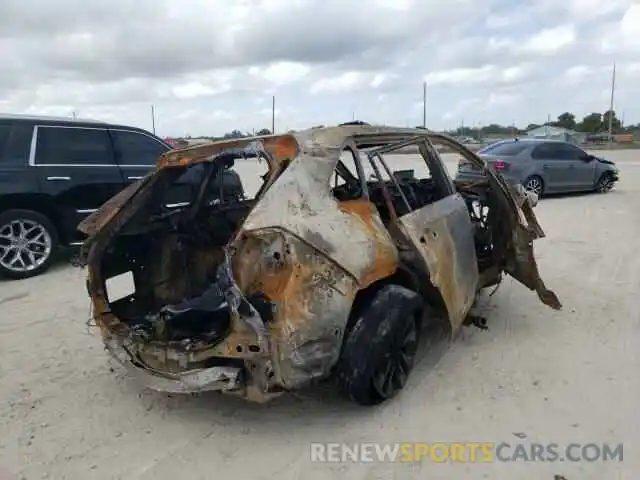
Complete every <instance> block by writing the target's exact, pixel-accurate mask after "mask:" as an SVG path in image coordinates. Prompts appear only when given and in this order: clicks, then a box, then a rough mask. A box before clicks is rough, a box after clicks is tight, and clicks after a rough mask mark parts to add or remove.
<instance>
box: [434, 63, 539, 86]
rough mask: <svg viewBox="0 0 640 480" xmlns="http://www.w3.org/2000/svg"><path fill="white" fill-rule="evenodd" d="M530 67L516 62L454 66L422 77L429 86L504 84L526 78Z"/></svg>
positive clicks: (531, 67) (528, 64) (530, 69)
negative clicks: (471, 66) (505, 65)
mask: <svg viewBox="0 0 640 480" xmlns="http://www.w3.org/2000/svg"><path fill="white" fill-rule="evenodd" d="M532 69H533V66H532V65H531V64H530V63H522V64H517V65H513V66H511V67H506V68H502V67H499V66H497V65H483V66H481V67H477V68H454V69H451V70H440V71H435V72H431V73H429V74H427V75H426V76H425V78H424V79H425V81H426V82H427V85H429V86H438V85H457V86H470V85H471V86H472V85H484V84H491V83H493V84H505V83H513V82H517V81H519V80H522V79H524V78H526V77H527V75H528V74H530V73H531V71H532Z"/></svg>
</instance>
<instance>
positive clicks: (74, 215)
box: [28, 123, 125, 244]
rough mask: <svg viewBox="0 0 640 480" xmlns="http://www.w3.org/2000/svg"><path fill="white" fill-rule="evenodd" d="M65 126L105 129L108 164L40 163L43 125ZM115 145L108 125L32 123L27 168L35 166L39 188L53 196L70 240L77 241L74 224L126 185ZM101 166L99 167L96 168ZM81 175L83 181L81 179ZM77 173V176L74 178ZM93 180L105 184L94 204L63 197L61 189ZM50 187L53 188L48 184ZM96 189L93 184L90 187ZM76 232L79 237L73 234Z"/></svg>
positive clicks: (83, 128)
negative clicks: (116, 155)
mask: <svg viewBox="0 0 640 480" xmlns="http://www.w3.org/2000/svg"><path fill="white" fill-rule="evenodd" d="M45 128H48V129H54V128H55V129H66V130H97V131H102V132H104V133H105V136H106V139H107V141H108V145H109V149H110V151H109V153H110V154H111V159H112V163H111V164H98V163H87V164H78V163H40V162H38V161H37V159H38V137H39V134H40V132H41V131H42V129H45ZM114 152H115V150H114V145H113V142H112V141H111V136H110V135H109V132H108V127H107V126H106V125H105V126H102V125H96V126H89V125H67V124H47V123H35V124H34V125H33V133H32V137H31V145H30V149H29V162H28V163H29V168H32V169H34V171H36V172H37V177H38V184H39V190H40V192H41V193H42V194H44V195H47V196H49V197H51V198H53V199H54V201H55V206H56V210H57V211H58V213H59V215H60V216H61V224H62V225H63V231H62V232H61V233H62V234H63V236H64V237H68V238H67V240H68V241H70V242H71V243H73V244H79V243H81V241H80V234H79V232H77V230H76V227H77V225H78V224H79V223H80V222H81V221H82V220H84V219H85V218H86V217H87V216H88V215H90V214H92V213H94V212H96V211H97V210H98V209H99V207H100V206H101V205H102V204H103V203H105V202H106V201H107V200H109V199H110V198H111V197H112V196H113V195H115V194H117V193H118V192H119V191H120V190H122V189H123V188H124V186H125V184H124V181H123V178H122V174H121V172H120V169H119V168H118V164H117V163H116V159H115V154H114ZM99 169H102V170H99ZM96 172H98V174H99V175H100V176H102V177H104V179H105V181H104V182H93V181H86V177H87V174H88V179H93V178H94V175H95V173H96ZM83 175H84V176H85V181H82V177H83ZM78 177H80V180H77V179H78ZM96 183H98V184H100V185H103V184H104V185H107V187H106V188H105V191H104V198H98V199H95V200H96V201H95V202H93V204H91V205H89V204H86V205H85V204H83V203H75V202H74V204H73V205H69V204H67V203H66V202H65V201H64V200H62V198H61V197H62V195H64V192H66V191H70V190H71V189H72V188H73V186H74V185H79V188H80V189H83V188H91V185H95V184H96ZM56 184H57V185H61V186H62V185H69V188H68V189H66V190H65V189H64V188H63V187H61V188H55V187H53V186H54V185H56ZM51 187H53V188H51ZM92 191H95V187H93V190H92ZM73 198H74V200H80V201H82V198H85V197H82V196H81V195H73ZM76 236H77V237H78V238H76Z"/></svg>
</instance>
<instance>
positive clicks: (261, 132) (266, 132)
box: [256, 128, 271, 136]
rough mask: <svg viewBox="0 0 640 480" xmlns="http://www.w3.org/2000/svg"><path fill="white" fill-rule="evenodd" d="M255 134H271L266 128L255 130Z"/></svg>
mask: <svg viewBox="0 0 640 480" xmlns="http://www.w3.org/2000/svg"><path fill="white" fill-rule="evenodd" d="M256 135H258V136H262V135H271V130H269V129H268V128H263V129H261V130H258V131H257V132H256Z"/></svg>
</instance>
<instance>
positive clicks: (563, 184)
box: [531, 141, 573, 193]
mask: <svg viewBox="0 0 640 480" xmlns="http://www.w3.org/2000/svg"><path fill="white" fill-rule="evenodd" d="M557 145H561V142H557V141H551V142H548V141H542V142H540V144H538V145H536V146H534V147H533V149H532V150H531V159H532V160H533V161H534V162H536V163H537V168H536V171H538V172H541V176H542V180H543V182H544V190H545V193H552V192H562V191H570V190H573V187H572V185H571V174H570V169H569V164H570V161H568V160H566V159H564V158H562V157H561V156H559V155H558V154H554V155H550V156H547V157H536V156H535V155H536V152H538V151H540V149H541V147H554V146H557Z"/></svg>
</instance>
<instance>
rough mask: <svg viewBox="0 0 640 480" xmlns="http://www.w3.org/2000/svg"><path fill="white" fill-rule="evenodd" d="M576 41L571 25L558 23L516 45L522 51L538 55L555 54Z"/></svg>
mask: <svg viewBox="0 0 640 480" xmlns="http://www.w3.org/2000/svg"><path fill="white" fill-rule="evenodd" d="M575 41H576V32H575V28H574V27H573V25H559V26H557V27H552V28H547V29H544V30H541V31H540V32H538V33H536V34H534V35H532V36H531V37H529V38H528V39H526V40H525V41H524V43H523V44H522V45H521V46H519V47H517V48H519V49H520V50H521V51H523V52H527V53H533V54H539V55H555V54H557V53H558V52H560V51H562V50H563V49H566V48H567V47H569V46H570V45H572V44H573V43H574V42H575Z"/></svg>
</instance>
